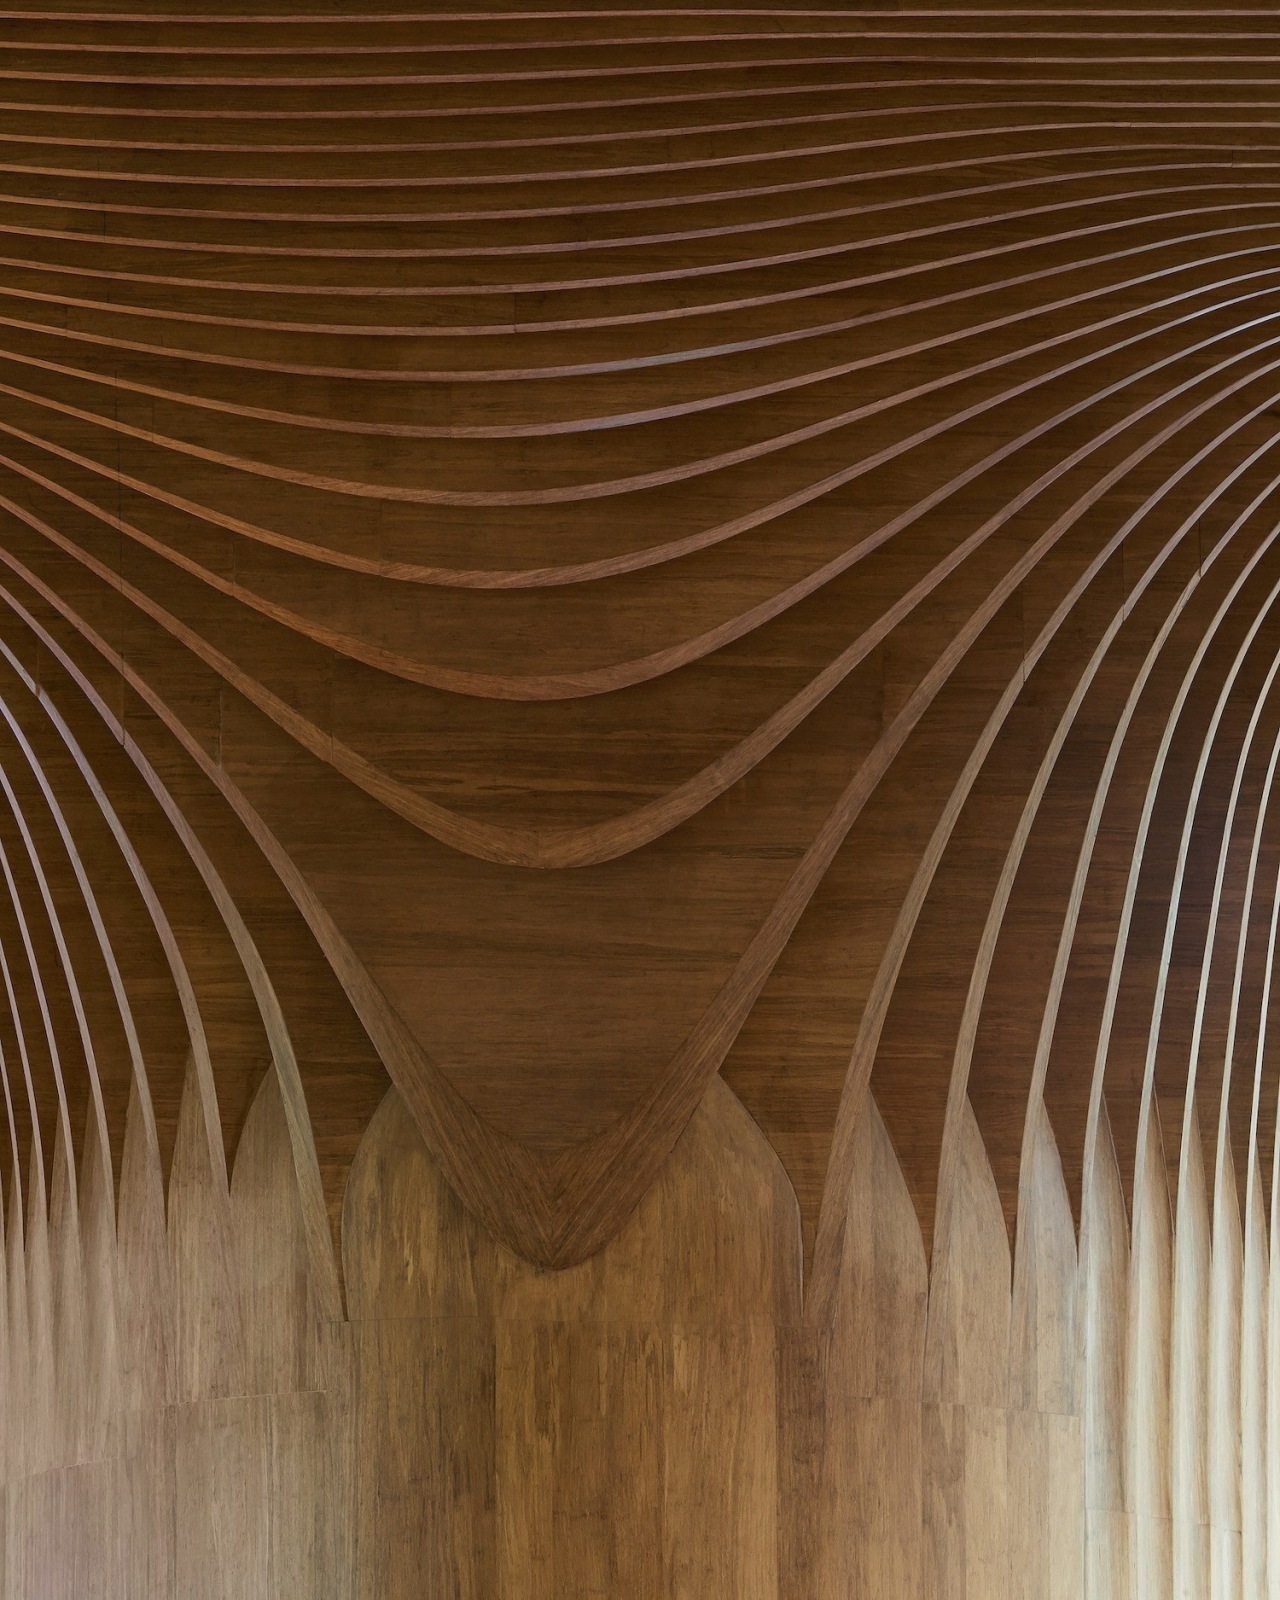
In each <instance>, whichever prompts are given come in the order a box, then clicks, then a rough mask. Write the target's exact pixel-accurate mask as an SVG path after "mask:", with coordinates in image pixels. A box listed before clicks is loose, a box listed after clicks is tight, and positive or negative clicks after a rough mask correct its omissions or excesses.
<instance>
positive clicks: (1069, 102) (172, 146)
mask: <svg viewBox="0 0 1280 1600" xmlns="http://www.w3.org/2000/svg"><path fill="white" fill-rule="evenodd" d="M952 82H955V80H952ZM913 86H914V87H917V88H918V87H919V84H918V82H913ZM875 87H876V88H877V89H881V88H884V87H887V86H886V85H882V84H877V85H875ZM1083 87H1086V88H1088V87H1093V86H1092V85H1085V86H1083ZM766 92H767V91H766ZM788 92H791V91H788ZM805 92H808V93H817V92H821V91H820V90H812V89H811V90H808V91H805ZM1195 108H1196V109H1197V110H1198V111H1228V112H1233V113H1234V115H1233V116H1230V117H1224V118H1220V119H1214V120H1201V121H1193V120H1191V119H1186V118H1184V119H1180V120H1179V121H1177V122H1172V121H1171V122H1170V123H1169V124H1168V126H1171V127H1178V128H1187V127H1205V128H1223V129H1241V130H1248V131H1262V130H1266V131H1271V130H1273V129H1276V128H1280V122H1278V121H1276V120H1274V119H1271V118H1264V117H1257V116H1253V117H1250V116H1247V115H1246V113H1245V109H1244V108H1242V107H1241V106H1240V105H1239V103H1238V102H1236V101H1233V100H1218V101H1204V100H1198V101H1196V102H1195ZM486 109H487V110H488V111H489V114H490V116H492V117H500V116H503V115H507V116H511V117H513V118H515V117H521V116H523V110H524V108H520V107H501V106H499V107H489V108H486ZM1167 109H1168V102H1167V100H1164V99H1159V98H1154V99H1153V98H1148V99H1146V100H1119V99H1116V98H1110V97H1109V98H1107V99H1105V100H1088V99H1085V98H1083V97H1082V95H1080V94H1076V95H1072V96H1070V97H1069V98H1063V99H1061V100H1055V99H1050V98H1048V97H1045V96H1039V97H1037V98H1035V99H1029V100H999V101H994V102H993V101H992V100H990V99H983V100H949V101H935V100H929V101H921V102H919V103H918V104H914V105H908V104H904V105H893V104H889V105H883V106H867V107H864V108H863V109H860V110H856V109H848V108H846V109H841V110H839V111H813V112H808V113H806V114H805V115H803V116H790V117H776V116H769V117H759V118H754V119H747V120H741V119H740V120H738V121H735V122H705V123H683V124H677V125H675V126H671V127H665V128H609V129H606V130H603V131H599V132H595V133H588V132H579V133H558V132H550V131H546V130H542V129H539V130H536V131H535V130H534V129H532V128H529V129H526V131H525V134H524V136H523V137H509V138H505V139H434V140H423V139H399V140H396V141H394V142H383V143H379V144H373V143H369V142H367V141H361V140H357V139H351V140H344V141H329V142H325V143H320V142H316V141H311V142H307V143H304V142H302V141H301V140H298V141H295V142H293V143H286V144H269V143H267V142H266V141H265V140H254V141H252V142H245V143H240V142H236V143H232V142H230V141H225V140H222V141H211V140H208V139H201V138H199V137H196V138H193V139H189V140H182V139H157V138H152V139H107V138H102V137H88V136H86V135H83V134H69V133H65V132H61V131H57V130H56V129H55V131H52V132H38V131H36V130H35V128H34V125H33V130H32V131H31V132H30V133H25V132H24V133H21V134H18V133H5V132H0V145H5V144H22V145H56V146H58V147H65V148H67V149H76V150H81V149H83V150H130V151H143V150H146V151H163V152H165V153H173V154H188V153H197V154H201V155H266V156H270V155H285V156H289V155H305V156H326V155H462V154H474V153H476V152H478V151H489V150H494V151H497V150H520V151H525V152H532V151H535V150H537V151H542V150H555V149H562V148H564V147H566V146H568V147H576V146H578V145H596V144H605V143H607V144H610V145H623V144H628V143H646V142H652V143H660V142H663V141H668V142H669V141H671V140H673V139H689V140H696V139H701V138H706V137H708V136H711V135H717V134H727V133H760V132H769V133H778V132H780V131H781V130H782V129H784V128H796V129H799V128H809V127H819V126H830V125H831V124H833V123H841V122H849V123H859V122H863V123H867V122H874V121H877V120H881V119H887V118H890V117H928V116H932V115H935V114H937V115H954V114H955V113H956V112H957V111H983V112H987V113H993V112H995V111H1033V110H1036V111H1047V112H1067V111H1076V112H1082V111H1100V112H1109V113H1110V114H1111V115H1112V116H1118V115H1119V113H1120V112H1122V111H1129V112H1135V111H1136V112H1143V111H1148V112H1152V113H1161V112H1164V111H1166V110H1167ZM4 111H21V112H22V114H23V115H25V116H34V115H36V114H40V115H47V116H51V117H55V118H63V117H70V116H81V117H83V116H93V117H95V118H97V119H99V120H109V119H111V118H112V117H126V118H130V119H132V118H134V117H138V116H142V117H145V116H148V115H152V116H154V115H156V114H157V113H154V112H149V111H147V110H145V109H142V108H136V109H135V108H133V107H123V106H92V107H85V106H79V107H76V106H65V105H63V104H61V103H59V102H54V103H47V104H35V103H32V102H30V101H20V102H6V101H0V112H4ZM537 112H538V115H539V116H541V115H544V114H545V108H544V107H541V106H539V107H538V108H537ZM159 115H166V114H165V113H159ZM232 115H233V116H235V117H236V120H237V121H241V122H245V123H254V122H255V121H257V120H260V113H259V112H257V111H249V110H245V111H243V112H241V113H239V114H236V113H232ZM368 115H369V113H366V112H363V111H347V112H335V113H334V114H333V118H332V120H334V121H352V120H355V121H364V120H366V118H367V116H368ZM372 115H373V116H374V117H376V115H377V113H372ZM399 115H402V116H408V117H412V116H414V115H415V113H414V112H412V111H406V112H402V113H399ZM421 115H422V118H423V120H429V119H430V117H431V115H432V113H431V109H430V108H429V107H428V108H424V109H423V111H422V113H421ZM1088 125H1089V126H1093V124H1088ZM1123 125H1124V126H1129V125H1131V124H1130V123H1128V122H1126V123H1125V124H1123ZM1142 126H1143V127H1148V126H1155V127H1163V126H1165V124H1164V123H1162V122H1153V123H1146V122H1144V123H1143V124H1142ZM808 148H809V147H805V148H804V149H802V150H801V151H800V152H799V153H802V154H803V153H806V151H807V150H808ZM812 148H813V149H817V150H822V149H827V148H837V149H842V148H849V146H844V145H841V146H830V147H828V146H816V147H812ZM796 151H797V147H795V146H792V145H780V146H777V147H776V148H775V149H774V150H772V151H769V152H767V153H765V154H763V155H752V154H748V153H745V152H743V153H738V154H735V155H718V156H706V157H699V158H692V157H686V158H685V159H683V160H679V161H675V160H673V161H669V162H652V163H647V164H632V165H629V166H622V167H595V168H587V169H584V170H583V171H582V174H581V175H582V176H584V177H588V178H592V177H604V176H608V175H612V174H613V173H620V174H623V175H627V174H632V173H648V172H668V171H671V172H684V171H690V170H694V169H699V168H702V167H704V166H705V167H718V166H730V165H735V164H740V163H745V162H749V161H755V160H772V159H785V158H787V157H789V156H790V155H792V154H793V153H796ZM84 170H85V172H86V174H87V175H89V176H92V175H93V174H92V169H91V168H86V169H84ZM560 176H563V174H562V173H560V172H558V171H557V172H552V173H548V172H544V171H543V170H542V169H540V168H529V169H523V170H521V171H520V172H517V173H514V174H506V175H492V176H491V175H482V176H477V175H475V174H470V175H468V176H467V177H466V179H465V181H466V182H481V183H495V182H499V181H508V182H509V181H520V182H522V181H524V179H525V178H533V179H534V180H535V181H539V182H541V181H549V180H551V179H554V178H556V177H560ZM430 181H432V182H440V183H443V182H445V181H450V182H452V181H456V180H452V179H451V180H445V179H432V180H430Z"/></svg>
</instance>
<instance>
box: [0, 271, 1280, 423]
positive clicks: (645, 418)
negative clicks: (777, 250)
mask: <svg viewBox="0 0 1280 1600" xmlns="http://www.w3.org/2000/svg"><path fill="white" fill-rule="evenodd" d="M1196 265H1198V263H1197V264H1196ZM1184 269H1185V264H1184ZM1059 270H1062V269H1059ZM1277 272H1280V268H1277V267H1269V268H1259V269H1257V270H1256V271H1253V272H1248V273H1240V274H1237V275H1236V276H1235V277H1231V278H1223V279H1217V280H1215V281H1213V282H1210V283H1207V284H1196V285H1194V286H1193V287H1191V288H1188V289H1185V290H1182V291H1181V292H1180V293H1178V294H1176V295H1171V296H1166V297H1165V298H1164V299H1160V300H1153V301H1151V302H1150V303H1149V304H1148V305H1147V306H1146V307H1144V308H1143V313H1142V314H1144V315H1145V314H1148V313H1153V312H1156V311H1159V310H1162V309H1164V308H1166V307H1168V306H1170V305H1176V304H1179V303H1181V302H1184V301H1186V300H1191V299H1194V298H1196V297H1197V296H1199V295H1209V294H1215V293H1220V292H1221V291H1222V290H1223V289H1224V288H1229V287H1232V286H1234V285H1236V284H1239V283H1247V282H1250V281H1253V280H1255V279H1258V278H1271V277H1273V276H1274V275H1275V274H1276V273H1277ZM1164 275H1166V274H1144V275H1142V276H1140V277H1137V278H1131V279H1126V280H1123V281H1121V282H1118V283H1108V284H1104V285H1101V286H1099V287H1097V288H1095V289H1090V290H1087V291H1083V292H1077V293H1076V294H1072V295H1063V296H1060V297H1059V298H1058V299H1056V300H1050V301H1044V302H1041V303H1039V304H1037V305H1033V306H1026V307H1021V308H1019V309H1018V310H1017V311H1013V312H1009V313H1006V314H1005V315H1004V316H1002V317H992V318H989V319H988V320H987V321H985V322H980V323H971V324H969V326H967V327H965V328H958V329H954V330H951V331H949V332H947V333H944V334H936V335H934V336H933V337H931V338H928V339H921V340H917V341H916V342H914V343H912V344H907V345H899V346H897V347H895V348H893V349H891V350H885V351H877V352H875V353H873V354H871V355H866V356H860V357H858V358H856V359H855V360H852V361H844V362H840V363H838V364H837V365H835V366H830V367H823V368H819V369H816V370H810V371H807V372H801V373H794V374H792V375H790V376H788V377H784V378H777V379H772V380H770V381H769V382H767V383H760V384H756V385H754V386H752V387H751V388H748V389H738V390H731V391H727V392H722V393H720V394H716V395H707V396H702V397H699V398H698V399H695V400H689V401H681V402H672V403H669V404H667V405H664V406H654V407H650V408H648V409H646V410H643V411H629V412H612V413H609V412H604V413H598V414H596V415H593V416H588V417H580V418H564V419H558V420H552V421H539V422H520V423H501V424H484V425H453V424H449V425H435V424H429V423H391V422H360V421H358V420H355V419H352V418H348V417H325V416H318V415H315V414H314V413H307V412H296V411H280V410H276V409H272V408H270V407H266V406H248V405H243V404H240V403H237V402H233V401H228V400H222V399H219V398H216V397H212V396H206V395H202V394H198V393H195V392H191V391H185V390H175V389H168V388H164V387H161V386H160V385H158V384H150V383H142V382H140V381H137V380H134V379H127V378H122V377H120V376H119V375H118V374H115V373H112V374H104V373H101V372H98V371H95V370H93V369H92V368H85V367H75V366H70V365H68V364H66V363H63V362H53V361H48V360H46V359H44V358H40V357H35V356H29V355H25V354H21V353H17V352H13V351H10V350H7V349H4V348H2V347H0V359H3V360H7V361H13V362H15V363H17V364H19V365H22V366H29V367H33V368H35V369H37V370H39V371H44V372H53V373H57V374H58V375H59V376H62V377H71V378H75V379H78V380H80V381H83V382H86V383H93V384H102V385H107V386H109V387H110V388H112V389H121V390H124V391H126V392H128V393H131V394H141V395H146V396H148V397H149V398H152V399H157V400H165V401H170V402H172V403H174V404H177V405H181V406H188V407H191V408H192V409H194V410H197V411H211V412H214V413H217V414H221V415H225V416H234V417H242V418H246V419H249V420H253V421H258V422H270V423H275V424H279V425H280V426H283V427H297V428H306V429H313V430H318V431H323V432H327V433H334V434H338V435H344V434H346V435H351V436H353V437H354V436H366V435H369V436H373V437H377V438H395V439H516V438H542V437H548V436H552V435H569V434H576V433H587V432H590V433H599V432H605V431H607V430H609V429H612V428H623V427H637V426H640V425H643V424H645V423H650V422H664V423H665V422H670V421H672V420H674V419H675V418H678V417H685V416H691V415H698V414H701V413H704V412H709V411H714V410H717V409H719V408H721V407H724V406H732V405H742V404H747V403H749V402H751V401H755V400H762V399H772V398H775V397H777V396H778V395H782V394H787V393H791V392H793V391H795V390H798V389H805V388H810V387H812V386H815V385H818V384H824V383H829V382H833V381H835V380H837V379H839V378H846V377H850V376H852V375H853V374H854V373H857V372H865V371H870V370H872V369H874V368H876V367H882V366H887V365H890V364H891V363H893V362H895V361H904V360H907V359H908V358H909V357H911V356H914V355H919V354H922V353H925V352H929V353H932V352H933V351H936V350H942V349H945V348H947V347H948V346H950V345H954V344H959V343H962V342H963V341H964V340H966V339H972V338H977V337H979V336H980V335H983V334H988V333H992V332H995V331H997V330H999V329H1003V328H1009V327H1013V326H1016V325H1017V324H1018V323H1021V322H1028V321H1032V320H1033V319H1035V318H1036V317H1040V316H1046V315H1048V314H1049V313H1051V312H1054V311H1060V310H1065V309H1069V308H1073V307H1077V306H1081V307H1082V306H1084V305H1085V304H1087V303H1088V302H1090V301H1094V300H1099V299H1105V298H1107V297H1109V296H1113V295H1118V294H1121V293H1122V292H1123V291H1124V290H1126V289H1131V288H1135V287H1138V286H1140V285H1142V284H1145V283H1149V282H1151V281H1153V279H1154V278H1156V277H1159V276H1164ZM998 287H999V286H998V285H992V286H991V287H990V288H989V289H986V290H984V291H983V292H987V293H991V292H995V290H996V289H997V288H998ZM2 292H4V291H0V293H2ZM972 292H973V291H968V293H972ZM1226 303H1227V304H1236V303H1238V302H1236V301H1229V302H1226ZM1219 309H1221V305H1220V304H1215V305H1213V306H1211V307H1208V308H1206V310H1207V311H1209V312H1212V311H1217V310H1219ZM908 310H909V311H912V312H914V311H916V310H918V307H916V306H912V307H910V308H903V313H902V314H906V313H907V311H908ZM1134 314H1135V313H1133V312H1129V313H1126V315H1127V316H1133V315H1134ZM1107 325H1108V324H1107V323H1105V322H1095V323H1091V324H1088V325H1082V326H1080V327H1079V328H1077V329H1075V330H1074V336H1076V337H1080V338H1084V337H1087V336H1088V335H1091V334H1093V333H1094V332H1096V331H1097V330H1098V329H1099V328H1100V327H1105V326H1107ZM0 328H14V329H17V330H19V331H21V332H29V333H38V334H40V335H41V336H42V337H48V338H50V339H52V340H54V341H55V342H67V343H72V344H91V345H97V346H100V347H103V348H106V349H109V350H127V351H130V352H131V353H135V354H144V355H150V356H156V357H159V358H162V359H164V360H167V361H176V362H187V361H190V362H191V363H193V364H195V365H210V366H218V367H230V368H232V369H234V370H237V371H244V372H270V373H282V374H289V375H292V376H299V377H341V378H344V379H346V378H351V379H377V380H379V381H394V382H399V383H406V384H407V383H420V382H425V381H428V380H429V379H430V378H431V377H432V376H434V375H431V374H426V373H420V372H412V371H394V370H391V369H375V370H372V371H369V370H366V371H363V372H361V371H354V370H352V369H348V368H343V367H334V368H308V367H301V366H287V365H284V364H281V363H275V362H268V361H258V360H253V359H250V358H242V357H238V356H234V355H225V354H220V353H216V352H209V351H187V350H177V349H174V348H172V347H167V346H164V345H151V344H145V343H142V342H140V341H135V340H128V339H119V338H113V337H110V336H107V335H104V334H97V333H94V332H92V331H89V330H84V329H70V328H59V327H51V326H48V325H45V324H41V323H33V322H29V321H26V320H24V319H21V318H16V317H6V316H0ZM748 348H760V346H758V345H750V346H748ZM1038 348H1039V347H1038V346H1035V345H1031V346H1024V347H1023V349H1022V350H1021V351H1015V352H1012V353H1010V354H1009V355H1008V356H1005V357H1002V358H1001V359H1002V360H1011V361H1016V360H1018V359H1020V357H1021V356H1024V355H1028V354H1032V353H1034V352H1035V351H1036V350H1037V349H1038ZM973 370H974V369H972V368H966V369H963V370H961V371H960V372H958V373H956V374H954V375H953V381H961V380H963V379H964V378H966V377H969V376H971V375H972V372H973ZM522 376H525V377H545V376H547V374H545V373H539V372H536V371H534V372H530V373H526V374H522ZM460 377H461V375H460V374H457V373H453V374H449V375H448V379H447V381H449V382H452V383H457V382H458V381H460Z"/></svg>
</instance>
